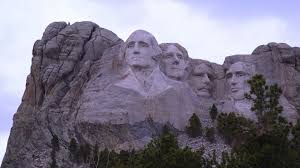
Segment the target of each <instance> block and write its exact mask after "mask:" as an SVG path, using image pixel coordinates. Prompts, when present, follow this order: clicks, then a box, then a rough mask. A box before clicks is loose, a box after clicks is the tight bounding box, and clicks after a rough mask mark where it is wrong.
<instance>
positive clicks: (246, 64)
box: [227, 61, 256, 75]
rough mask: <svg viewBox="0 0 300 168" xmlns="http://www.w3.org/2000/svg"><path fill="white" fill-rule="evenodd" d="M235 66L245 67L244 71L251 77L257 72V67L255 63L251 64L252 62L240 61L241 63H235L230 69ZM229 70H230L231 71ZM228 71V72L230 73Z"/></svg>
mask: <svg viewBox="0 0 300 168" xmlns="http://www.w3.org/2000/svg"><path fill="white" fill-rule="evenodd" d="M234 65H241V66H242V67H243V70H244V71H245V72H246V73H247V74H249V75H254V74H255V72H256V68H255V65H254V64H253V63H250V62H242V61H239V62H235V63H233V64H231V65H230V67H229V69H230V68H231V67H232V66H234ZM229 69H228V70H229ZM228 70H227V71H228Z"/></svg>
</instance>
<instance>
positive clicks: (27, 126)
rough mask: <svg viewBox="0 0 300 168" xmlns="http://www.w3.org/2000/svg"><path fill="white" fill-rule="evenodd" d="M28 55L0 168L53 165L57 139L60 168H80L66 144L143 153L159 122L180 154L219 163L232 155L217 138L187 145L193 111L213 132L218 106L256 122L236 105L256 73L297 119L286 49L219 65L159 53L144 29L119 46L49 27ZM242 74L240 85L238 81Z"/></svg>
mask: <svg viewBox="0 0 300 168" xmlns="http://www.w3.org/2000/svg"><path fill="white" fill-rule="evenodd" d="M32 54H33V58H32V65H31V72H30V74H29V75H28V77H27V82H26V89H25V92H24V95H23V98H22V103H21V104H20V106H19V108H18V110H17V112H16V114H15V115H14V124H13V127H12V129H11V134H10V138H9V141H8V146H7V150H6V154H5V157H4V159H3V163H2V167H3V168H15V167H24V168H37V167H39V168H41V167H49V164H50V163H51V161H52V160H51V150H52V149H51V139H52V138H53V136H54V135H56V136H57V137H58V139H59V144H60V150H59V151H58V152H57V154H56V162H57V164H58V165H59V166H60V167H86V165H77V164H74V163H72V162H71V161H70V160H69V159H68V158H69V151H68V145H69V142H70V140H71V138H75V139H76V140H77V141H78V142H79V143H80V144H84V143H89V144H91V145H95V144H98V145H99V147H100V149H104V148H109V149H114V150H116V151H120V150H128V149H142V148H143V147H144V146H145V145H146V144H147V143H149V142H150V140H151V139H152V138H153V137H156V136H158V135H159V134H160V132H161V130H162V128H163V125H164V124H169V125H170V126H171V127H172V129H173V131H176V132H177V133H178V135H179V142H180V144H181V146H190V147H192V148H193V149H198V148H200V147H201V146H204V147H205V148H206V149H205V151H206V154H209V153H211V152H212V149H216V151H218V154H217V155H218V156H220V155H221V151H224V150H225V151H227V150H230V148H229V147H228V146H227V145H225V144H224V143H223V141H222V139H220V138H219V137H218V136H217V138H216V142H214V143H209V142H207V141H206V140H205V139H204V138H198V139H189V138H187V137H186V135H185V134H184V133H183V131H184V130H185V127H186V126H187V124H188V119H189V118H190V116H191V115H192V114H193V113H195V114H196V115H198V116H199V118H200V120H201V122H202V125H203V126H204V127H212V126H214V124H213V122H212V121H211V119H210V115H209V109H210V107H211V106H212V104H214V103H215V104H217V105H218V107H219V111H220V112H236V113H239V114H242V115H244V116H246V117H248V118H251V119H255V117H256V116H255V114H254V113H253V112H251V110H250V107H251V102H247V101H246V100H245V99H244V98H243V97H242V95H243V93H245V92H248V91H249V86H248V85H247V83H245V81H246V80H247V79H249V78H250V77H251V76H252V75H253V74H254V73H260V74H263V75H264V76H265V78H266V79H267V82H268V84H273V83H278V84H279V86H280V87H281V88H282V90H283V95H282V96H281V98H280V103H281V105H282V106H283V107H284V112H283V113H282V116H284V117H286V118H287V119H288V120H289V121H291V122H295V121H296V119H298V118H299V114H300V89H299V88H300V49H299V48H298V47H294V48H292V47H290V46H289V45H287V44H284V43H269V44H267V45H262V46H259V47H257V48H256V49H255V50H254V51H253V53H252V54H251V55H234V56H229V57H226V59H225V62H224V64H223V65H218V64H215V63H211V62H208V61H205V60H196V59H191V58H189V56H188V54H187V51H186V50H185V49H184V48H183V47H182V46H181V45H179V44H177V43H163V44H161V45H160V46H159V45H158V44H157V41H156V39H155V37H153V35H151V34H150V33H149V32H146V31H143V30H138V31H135V32H134V33H132V34H131V35H130V36H129V38H128V39H127V40H126V42H123V40H121V39H120V38H119V37H118V36H117V35H115V34H114V33H113V32H111V31H109V30H106V29H104V28H101V27H99V26H98V25H96V24H94V23H92V22H76V23H74V24H72V25H69V24H66V23H65V22H54V23H51V24H50V25H49V26H48V27H47V28H46V30H45V32H44V34H43V37H42V39H40V40H37V41H36V42H35V44H34V46H33V51H32ZM199 54H201V53H199ZM244 65H245V66H244ZM248 65H249V66H248ZM252 65H253V66H252ZM266 65H268V66H266ZM245 67H246V68H245ZM247 67H248V68H247ZM252 67H255V68H252ZM172 69H174V70H172ZM253 69H255V70H253ZM241 72H244V77H243V79H242V80H238V79H237V78H236V77H237V76H236V75H237V74H239V73H241ZM245 74H247V75H245ZM229 76H231V78H229ZM233 78H234V79H233ZM239 84H241V85H239ZM237 86H241V87H237Z"/></svg>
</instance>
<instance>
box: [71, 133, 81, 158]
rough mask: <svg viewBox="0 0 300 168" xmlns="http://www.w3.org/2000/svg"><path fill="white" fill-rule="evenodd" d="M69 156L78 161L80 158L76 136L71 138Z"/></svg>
mask: <svg viewBox="0 0 300 168" xmlns="http://www.w3.org/2000/svg"><path fill="white" fill-rule="evenodd" d="M69 153H70V154H69V158H70V159H71V160H72V161H78V159H79V156H78V154H79V152H78V143H77V141H76V139H75V138H72V139H71V140H70V144H69Z"/></svg>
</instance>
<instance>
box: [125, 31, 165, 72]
mask: <svg viewBox="0 0 300 168" xmlns="http://www.w3.org/2000/svg"><path fill="white" fill-rule="evenodd" d="M154 45H156V47H155V46H154ZM156 48H159V47H158V44H157V42H156V40H155V38H154V37H153V35H151V34H150V33H148V32H146V31H143V30H137V31H135V32H133V33H132V34H131V35H130V36H129V38H128V39H127V41H126V51H125V60H126V62H127V64H128V65H129V66H130V67H139V68H153V67H154V66H155V65H156V64H157V63H156V61H155V60H154V59H153V56H155V55H157V54H158V53H159V51H156Z"/></svg>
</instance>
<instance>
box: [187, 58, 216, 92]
mask: <svg viewBox="0 0 300 168" xmlns="http://www.w3.org/2000/svg"><path fill="white" fill-rule="evenodd" d="M192 67H193V69H192V73H191V75H190V77H189V83H190V85H191V87H192V88H193V90H194V92H195V93H196V94H197V96H199V97H210V96H211V91H212V80H213V76H214V75H213V69H212V67H211V66H209V65H207V64H206V63H199V64H196V65H193V66H192Z"/></svg>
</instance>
